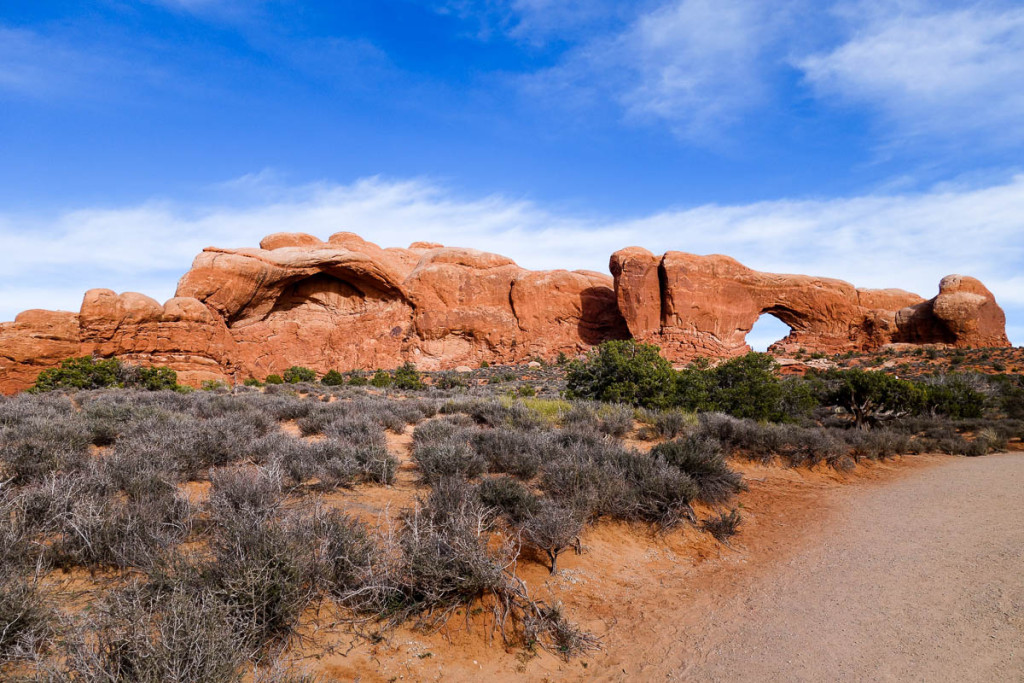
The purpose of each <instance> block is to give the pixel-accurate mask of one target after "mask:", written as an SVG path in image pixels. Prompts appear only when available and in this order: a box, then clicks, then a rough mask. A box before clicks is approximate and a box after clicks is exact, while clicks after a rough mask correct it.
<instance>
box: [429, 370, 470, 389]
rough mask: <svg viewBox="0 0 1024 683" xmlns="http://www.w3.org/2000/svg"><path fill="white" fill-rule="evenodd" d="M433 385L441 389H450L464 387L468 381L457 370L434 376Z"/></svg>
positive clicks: (467, 384)
mask: <svg viewBox="0 0 1024 683" xmlns="http://www.w3.org/2000/svg"><path fill="white" fill-rule="evenodd" d="M434 386H436V387H437V388H438V389H441V390H442V391H452V390H453V389H465V388H466V387H468V386H469V383H468V382H466V379H465V378H464V377H463V376H462V375H461V374H460V373H458V372H442V373H441V374H439V375H437V377H436V378H435V380H434Z"/></svg>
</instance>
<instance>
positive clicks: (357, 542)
mask: <svg viewBox="0 0 1024 683" xmlns="http://www.w3.org/2000/svg"><path fill="white" fill-rule="evenodd" d="M314 533H315V535H316V537H317V538H318V539H320V551H319V566H320V579H321V580H322V581H323V582H324V583H325V585H326V587H327V590H329V591H330V592H331V593H332V594H334V595H335V596H336V597H339V598H344V597H346V596H351V595H352V593H353V592H354V591H357V590H359V589H360V588H362V587H363V586H365V585H366V583H367V582H368V581H369V580H370V579H371V576H372V571H373V564H374V557H375V555H376V554H377V553H378V549H377V547H376V546H375V545H374V542H373V538H372V537H371V536H370V533H369V531H368V530H367V528H366V526H365V525H364V524H362V523H361V522H359V521H358V520H356V519H355V518H353V517H349V516H348V515H344V514H342V513H340V512H338V511H337V510H330V511H327V512H325V513H322V514H321V515H319V517H318V518H317V519H316V521H315V528H314Z"/></svg>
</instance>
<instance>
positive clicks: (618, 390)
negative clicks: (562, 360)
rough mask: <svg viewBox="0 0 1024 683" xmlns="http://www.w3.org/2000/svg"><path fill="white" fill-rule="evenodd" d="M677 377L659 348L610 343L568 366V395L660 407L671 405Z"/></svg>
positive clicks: (630, 343) (570, 396)
mask: <svg viewBox="0 0 1024 683" xmlns="http://www.w3.org/2000/svg"><path fill="white" fill-rule="evenodd" d="M674 377H675V372H674V371H673V370H672V366H671V365H670V364H669V362H668V361H667V360H665V359H664V358H662V357H661V355H660V353H659V349H658V347H657V346H652V345H650V344H640V343H637V342H635V341H632V340H624V341H609V342H605V343H603V344H601V345H600V346H598V347H597V348H595V349H592V350H591V351H590V353H589V354H587V357H586V358H585V359H584V360H582V361H572V362H571V363H569V371H568V373H567V374H566V387H567V391H566V395H567V396H568V397H569V398H588V399H594V400H598V401H611V402H615V403H628V404H630V405H636V406H644V407H648V408H659V407H664V406H666V405H667V404H668V403H669V400H670V397H671V394H672V388H673V387H672V385H673V380H674Z"/></svg>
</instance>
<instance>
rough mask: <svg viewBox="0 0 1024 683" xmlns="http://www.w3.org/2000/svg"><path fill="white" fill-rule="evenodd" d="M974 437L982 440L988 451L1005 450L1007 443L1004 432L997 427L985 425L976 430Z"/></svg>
mask: <svg viewBox="0 0 1024 683" xmlns="http://www.w3.org/2000/svg"><path fill="white" fill-rule="evenodd" d="M975 438H976V440H978V441H982V442H984V443H985V445H986V446H987V447H988V450H989V451H990V452H999V451H1005V450H1006V447H1007V445H1008V444H1009V439H1008V438H1007V434H1006V432H1004V431H1003V430H1001V429H999V428H998V427H985V428H984V429H981V430H980V431H979V432H978V435H977V437H975Z"/></svg>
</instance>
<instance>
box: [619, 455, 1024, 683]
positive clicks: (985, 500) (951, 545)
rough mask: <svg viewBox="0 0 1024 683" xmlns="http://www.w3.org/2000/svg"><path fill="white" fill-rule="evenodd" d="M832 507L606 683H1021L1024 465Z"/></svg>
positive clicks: (943, 472)
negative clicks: (791, 548) (803, 536)
mask: <svg viewBox="0 0 1024 683" xmlns="http://www.w3.org/2000/svg"><path fill="white" fill-rule="evenodd" d="M830 493H831V494H832V495H834V496H835V497H836V503H835V505H834V506H830V507H831V509H830V511H829V513H828V515H827V516H828V520H827V523H826V524H825V525H823V526H822V527H820V528H819V529H818V531H817V532H812V533H811V534H810V537H809V538H808V540H807V541H806V542H805V543H802V544H801V547H800V549H798V550H796V551H795V552H793V553H790V554H788V556H787V557H785V558H783V559H782V560H781V561H778V562H768V563H767V566H766V567H765V568H764V570H763V571H762V572H761V575H760V576H757V577H756V578H754V579H753V580H751V581H749V583H747V584H745V585H734V587H733V590H732V591H731V592H730V594H728V595H722V594H719V595H718V596H716V599H710V597H709V596H705V599H704V600H703V601H699V602H702V603H703V604H698V605H695V606H694V608H695V609H694V610H690V609H688V607H687V606H686V605H678V608H679V609H680V610H681V611H687V612H689V615H688V616H685V617H682V618H681V622H682V623H681V624H680V626H682V628H681V629H679V630H678V631H677V635H678V638H674V639H672V641H671V642H665V639H664V637H663V636H661V637H659V634H657V633H652V634H650V635H651V636H653V641H655V643H657V647H655V648H653V649H648V652H647V653H646V654H647V655H657V657H656V658H648V657H641V659H640V661H636V660H634V661H630V662H628V665H627V666H625V667H623V669H625V671H623V670H622V669H619V670H618V671H615V672H614V673H612V672H608V671H607V670H606V672H605V676H606V677H609V678H616V679H622V680H626V679H633V680H636V679H637V678H638V677H640V678H643V679H644V680H699V681H773V680H774V681H782V680H785V681H840V680H843V681H853V680H856V681H897V680H898V681H1024V454H1020V453H1016V454H1004V455H993V456H988V457H985V458H973V459H968V458H955V459H954V458H948V459H942V461H940V462H938V463H937V464H935V465H934V466H929V467H927V468H918V469H915V470H913V471H910V472H908V473H906V474H905V475H903V476H899V477H897V478H895V479H893V480H890V481H886V482H884V483H879V482H873V483H867V484H863V485H854V486H850V487H845V488H841V489H834V490H832V491H831V492H830ZM802 531H805V530H802ZM664 616H668V615H664ZM666 621H673V620H672V619H666ZM652 626H654V624H652ZM655 628H656V626H655ZM638 640H639V641H640V642H643V637H642V636H639V637H638ZM623 663H624V664H626V662H623ZM630 669H632V671H630Z"/></svg>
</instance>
